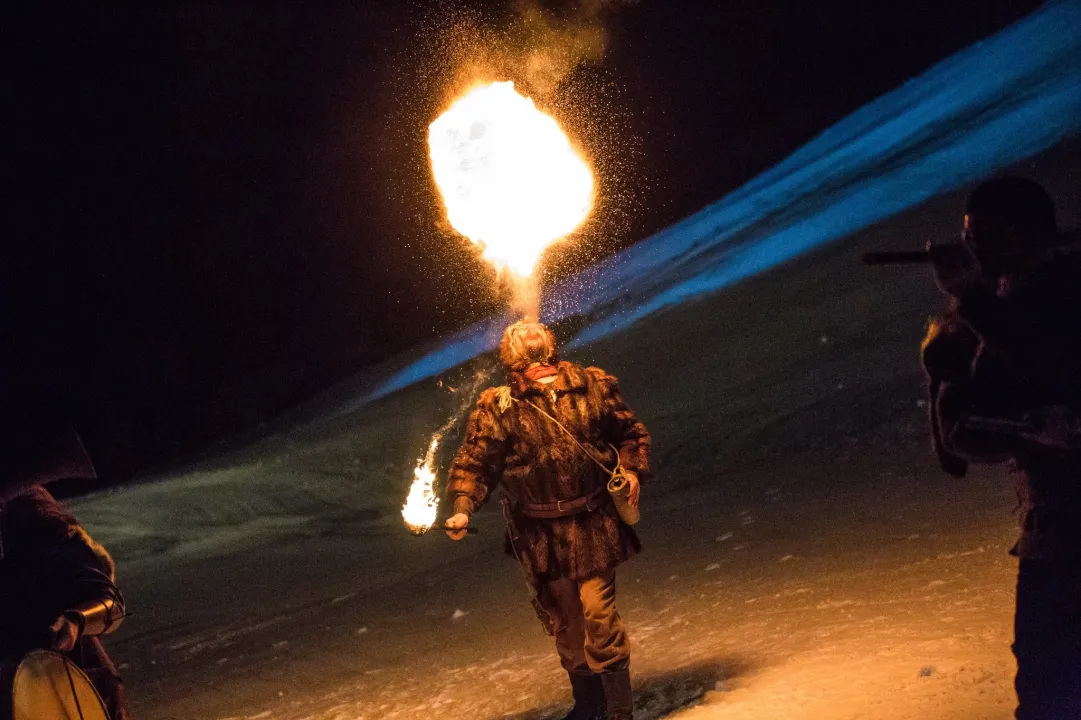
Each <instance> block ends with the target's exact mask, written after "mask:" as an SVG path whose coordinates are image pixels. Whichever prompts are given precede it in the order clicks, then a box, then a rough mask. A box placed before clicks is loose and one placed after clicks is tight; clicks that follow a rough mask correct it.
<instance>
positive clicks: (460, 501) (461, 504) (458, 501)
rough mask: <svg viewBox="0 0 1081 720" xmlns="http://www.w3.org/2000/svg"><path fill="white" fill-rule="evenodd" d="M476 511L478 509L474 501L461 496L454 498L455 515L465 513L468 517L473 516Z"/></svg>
mask: <svg viewBox="0 0 1081 720" xmlns="http://www.w3.org/2000/svg"><path fill="white" fill-rule="evenodd" d="M475 510H476V507H475V506H474V505H473V501H472V500H470V499H469V498H468V497H466V496H465V495H459V496H458V497H456V498H454V514H455V515H457V514H458V513H465V514H466V515H472V514H473V512H474V511H475Z"/></svg>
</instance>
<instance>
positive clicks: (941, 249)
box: [927, 244, 983, 297]
mask: <svg viewBox="0 0 1081 720" xmlns="http://www.w3.org/2000/svg"><path fill="white" fill-rule="evenodd" d="M927 252H928V253H929V254H930V256H931V269H932V272H933V273H934V277H935V284H936V285H938V287H939V289H940V290H942V292H944V293H946V294H947V295H953V296H954V297H960V296H961V295H963V294H964V293H965V292H966V291H968V290H969V289H971V288H973V287H976V286H977V285H979V284H980V283H982V282H983V274H982V272H981V270H980V263H979V262H978V261H977V260H976V258H975V256H974V255H973V254H972V253H971V252H969V251H968V249H967V248H965V246H964V245H960V244H957V245H953V244H948V245H928V246H927Z"/></svg>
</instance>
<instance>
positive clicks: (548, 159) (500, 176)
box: [428, 82, 593, 277]
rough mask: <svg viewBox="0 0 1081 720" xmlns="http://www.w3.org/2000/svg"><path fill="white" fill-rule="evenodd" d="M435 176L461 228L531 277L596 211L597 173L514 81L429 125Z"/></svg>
mask: <svg viewBox="0 0 1081 720" xmlns="http://www.w3.org/2000/svg"><path fill="white" fill-rule="evenodd" d="M428 148H429V152H430V155H431V160H432V173H433V174H434V175H435V182H436V185H438V186H439V191H440V193H441V194H442V195H443V202H444V203H445V204H446V207H447V218H448V219H449V220H450V224H451V225H452V226H453V227H454V229H455V230H457V231H458V232H460V233H461V234H463V235H465V236H466V237H468V238H469V239H470V240H472V241H473V242H474V243H477V244H478V245H480V246H481V247H482V248H483V254H484V258H485V259H486V260H488V261H489V262H491V263H492V264H493V265H495V266H496V268H499V269H503V268H507V269H509V270H510V271H511V272H513V273H514V274H516V275H519V276H522V277H525V276H528V275H530V274H531V273H532V272H533V267H534V266H535V265H536V264H537V260H539V259H540V256H541V254H542V253H543V252H544V250H545V248H547V247H548V246H549V245H551V244H552V243H554V242H555V241H557V240H559V239H561V238H563V237H566V236H567V235H569V234H570V233H571V232H573V231H574V230H575V229H576V228H577V227H578V226H579V225H581V224H582V221H584V220H585V219H586V217H587V216H588V215H589V211H590V210H591V209H592V207H593V173H592V172H591V171H590V169H589V166H588V165H586V163H585V161H584V160H583V159H582V158H581V156H579V155H578V153H577V152H575V150H574V148H573V147H571V144H570V140H568V139H567V136H566V135H565V134H564V133H563V130H562V129H560V127H559V124H558V123H557V122H556V121H555V120H553V119H552V118H551V117H549V116H548V115H545V114H544V113H542V112H541V111H539V110H537V108H536V106H535V105H534V104H533V101H532V100H530V99H529V98H525V97H522V96H521V95H519V94H518V93H517V92H515V90H514V83H512V82H497V83H492V84H491V85H487V86H480V87H477V88H474V89H473V90H471V91H470V92H468V93H466V94H465V95H464V96H462V97H461V98H459V99H458V100H457V101H456V102H455V103H454V104H453V105H451V106H450V109H448V110H447V111H446V112H444V113H443V114H442V115H440V116H439V117H438V118H437V119H436V120H435V122H433V123H432V124H431V126H430V127H429V128H428Z"/></svg>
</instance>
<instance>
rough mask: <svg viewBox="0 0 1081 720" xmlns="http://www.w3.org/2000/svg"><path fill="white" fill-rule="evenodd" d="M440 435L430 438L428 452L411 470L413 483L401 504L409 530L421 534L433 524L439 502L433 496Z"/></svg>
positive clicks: (403, 518) (403, 517) (403, 516)
mask: <svg viewBox="0 0 1081 720" xmlns="http://www.w3.org/2000/svg"><path fill="white" fill-rule="evenodd" d="M441 437H442V435H436V436H435V437H433V438H432V444H431V445H429V446H428V452H427V453H426V454H425V455H424V458H423V459H422V460H420V464H419V465H417V467H416V469H415V470H413V484H412V485H410V486H409V495H408V496H407V497H406V499H405V505H403V506H402V520H404V521H405V526H406V527H407V528H408V529H409V532H411V533H413V534H414V535H423V534H424V533H426V532H428V531H429V530H431V528H432V525H435V515H436V508H437V505H438V504H439V501H438V499H437V498H436V496H435V470H434V469H433V465H434V464H435V451H436V448H438V447H439V440H440V439H441Z"/></svg>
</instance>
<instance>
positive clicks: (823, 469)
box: [74, 141, 1081, 720]
mask: <svg viewBox="0 0 1081 720" xmlns="http://www.w3.org/2000/svg"><path fill="white" fill-rule="evenodd" d="M1079 160H1081V142H1076V141H1074V142H1072V143H1067V144H1064V145H1060V146H1059V147H1057V148H1055V149H1054V150H1052V151H1050V152H1048V153H1045V154H1044V155H1042V156H1041V157H1040V158H1039V159H1038V160H1036V161H1033V162H1030V163H1026V164H1025V165H1024V166H1022V167H1021V168H1020V169H1021V170H1023V171H1026V172H1028V173H1029V174H1032V175H1034V176H1035V177H1038V178H1040V179H1042V180H1044V181H1045V182H1047V183H1048V185H1049V186H1050V187H1051V189H1052V190H1053V192H1054V194H1055V195H1056V198H1058V199H1059V201H1060V203H1061V205H1062V211H1063V212H1062V214H1063V217H1064V220H1065V221H1066V222H1067V223H1073V224H1077V222H1078V220H1079V216H1078V209H1079V208H1078V196H1077V194H1076V192H1077V190H1076V188H1077V168H1078V167H1081V165H1079V163H1078V161H1079ZM961 203H962V200H961V196H960V195H957V194H955V195H949V196H945V197H941V198H938V199H936V200H932V201H930V202H929V203H926V204H925V205H923V206H922V207H920V208H918V209H916V210H914V211H909V212H907V213H905V214H902V215H900V216H898V217H895V218H893V219H891V220H889V221H887V222H885V223H882V224H879V225H876V226H874V227H872V228H870V229H868V230H865V231H863V232H861V233H859V234H858V235H856V236H854V237H851V238H849V239H847V240H845V241H843V242H841V243H839V244H836V245H832V246H829V247H827V248H825V249H823V250H820V251H818V252H816V253H814V254H812V255H809V256H805V257H803V258H801V259H798V260H796V261H795V262H793V263H790V264H788V265H785V266H783V267H780V268H777V269H774V270H772V271H770V272H768V273H766V274H764V275H760V276H758V277H755V278H752V279H750V280H746V281H744V282H742V283H740V284H737V285H735V286H732V287H729V288H727V289H725V290H722V291H720V292H718V293H716V294H713V295H710V296H706V297H704V298H702V299H700V300H697V301H694V302H690V303H686V304H684V305H681V306H679V307H676V308H670V309H668V310H665V311H663V312H660V313H657V314H654V315H651V316H650V317H647V318H645V319H643V320H641V321H640V322H638V323H637V324H635V325H634V326H633V327H632V328H630V329H629V330H627V331H625V332H623V333H620V334H617V335H614V336H612V337H610V338H607V339H605V340H602V341H599V342H597V343H594V344H591V345H588V346H587V347H584V348H579V349H578V350H576V351H575V352H574V353H573V355H574V359H577V360H580V361H582V362H587V363H596V364H599V365H601V366H603V367H606V368H608V369H610V370H611V371H612V372H614V373H616V374H617V375H619V376H620V378H621V382H622V386H623V389H624V391H625V393H626V395H627V397H628V398H629V400H630V402H631V403H632V404H633V405H634V407H635V408H636V410H638V412H639V413H640V415H641V416H642V418H643V419H644V420H645V422H646V423H647V424H648V425H649V427H650V429H651V430H652V431H653V432H654V435H655V458H656V464H657V467H658V471H659V476H658V478H657V480H656V481H655V482H654V483H653V485H652V486H650V487H649V488H647V489H646V491H645V495H644V500H643V502H644V518H643V520H642V523H641V535H642V538H643V541H644V543H645V546H646V550H645V552H644V553H643V554H642V555H641V556H640V557H638V558H635V559H634V560H633V561H631V562H630V563H628V564H627V565H626V566H625V567H624V568H623V569H622V570H621V572H620V574H619V605H620V608H621V612H622V613H623V614H624V615H625V618H626V620H627V622H628V624H629V628H630V632H631V640H632V643H633V648H634V650H633V664H632V672H633V676H634V682H635V684H636V687H637V688H638V701H639V706H640V709H639V713H638V715H637V717H638V718H639V720H641V719H642V718H658V717H668V716H672V717H681V718H688V719H690V718H694V719H695V720H698V719H700V718H710V719H712V718H782V717H783V718H808V719H814V720H819V719H821V720H824V719H826V718H830V719H831V720H832V719H841V718H883V719H892V718H897V719H900V718H913V719H915V718H921V719H924V720H927V719H931V720H933V719H936V718H941V719H945V718H965V719H966V720H968V719H973V718H976V719H981V718H1006V717H1008V716H1009V714H1010V711H1011V708H1012V703H1013V699H1012V688H1011V682H1012V674H1013V663H1012V659H1011V656H1010V653H1009V642H1010V636H1011V630H1010V619H1011V612H1012V607H1011V606H1012V601H1013V575H1014V572H1015V562H1014V561H1013V559H1012V558H1010V557H1009V556H1008V555H1007V553H1006V551H1007V548H1008V547H1009V545H1010V544H1011V542H1012V540H1013V537H1014V534H1015V531H1014V518H1013V517H1012V516H1011V514H1010V510H1011V508H1012V507H1013V495H1012V488H1011V487H1010V485H1009V483H1008V481H1007V480H1006V479H1005V477H1004V474H1003V473H1000V472H999V471H997V470H995V469H990V470H981V471H977V472H975V473H973V474H972V476H970V477H969V478H967V479H965V480H960V481H959V480H954V479H950V478H948V477H946V476H944V475H942V474H941V473H940V472H938V471H937V469H936V466H935V462H934V460H933V458H932V457H931V456H930V453H929V450H928V445H927V442H926V439H925V428H924V423H925V412H926V409H925V408H924V407H922V377H921V374H920V371H919V368H918V366H917V348H918V343H919V340H920V338H921V336H922V333H923V325H924V322H925V320H926V318H927V316H928V315H929V314H930V313H931V312H932V311H933V310H934V309H935V308H937V307H938V305H939V304H940V298H939V296H938V295H937V293H936V291H935V290H934V288H933V286H932V284H931V282H930V280H929V278H928V277H927V274H926V270H925V269H918V268H908V269H884V268H865V267H862V266H861V265H860V264H859V261H858V258H859V255H860V253H861V252H863V251H865V250H867V249H871V248H875V249H881V248H887V247H919V246H920V245H921V244H922V243H923V241H924V240H925V239H926V238H928V237H941V236H943V235H944V234H946V235H948V234H950V233H953V232H955V231H956V229H957V227H958V221H959V216H960V207H961ZM457 402H459V399H458V398H457V397H456V396H453V395H450V394H448V393H447V392H446V391H445V390H442V389H440V388H439V387H437V386H436V385H435V383H434V382H432V383H423V384H421V385H417V386H414V387H412V388H409V389H407V390H404V391H402V392H399V393H397V394H395V395H393V396H391V397H388V398H385V399H383V400H380V401H378V402H376V403H375V404H373V405H371V406H369V407H366V408H363V409H361V410H359V411H357V412H355V413H353V414H350V415H347V416H344V417H339V418H337V419H334V420H328V421H324V422H321V423H315V424H312V425H307V426H304V427H298V428H296V429H294V430H293V431H291V432H289V433H286V434H285V435H283V436H279V437H276V438H271V439H268V440H266V441H264V442H261V443H259V444H257V445H255V446H254V447H252V448H249V449H247V450H245V451H243V452H239V453H234V454H233V455H232V456H230V457H229V458H227V459H224V460H221V461H218V462H217V463H214V464H210V465H207V466H205V467H202V468H199V469H196V470H192V471H190V472H187V473H184V474H180V475H177V476H174V477H168V478H161V479H158V480H156V481H154V482H146V483H142V484H137V485H133V486H129V487H125V488H120V489H118V490H115V491H112V492H110V493H107V494H102V495H97V496H93V497H88V498H83V499H81V500H79V501H77V502H76V503H74V506H75V510H76V513H77V514H78V515H79V516H80V518H81V519H82V520H83V521H84V522H85V523H86V524H87V525H88V526H89V528H90V529H91V531H92V532H93V533H94V534H95V536H96V537H97V538H98V539H99V540H101V541H103V542H104V543H105V544H106V545H108V546H109V547H110V549H111V550H112V551H113V552H114V554H115V555H116V558H117V560H118V562H119V565H120V576H121V581H122V583H123V585H124V588H125V590H126V592H127V595H128V597H129V601H130V606H131V608H132V611H133V612H134V615H133V616H132V617H131V619H130V620H129V621H128V622H127V623H125V625H124V627H123V628H122V630H121V632H120V633H119V634H118V635H117V636H115V637H113V638H111V639H110V641H109V643H108V644H109V646H110V648H111V649H112V651H113V652H114V654H115V657H116V659H117V660H118V661H119V662H120V663H122V668H123V672H124V675H125V677H126V678H127V680H128V682H129V686H130V694H131V699H132V702H133V705H134V709H135V711H136V717H138V718H141V720H180V719H181V718H184V719H185V720H186V719H188V718H192V717H198V718H207V719H222V718H246V719H254V718H275V719H280V720H300V719H301V718H310V719H311V720H359V719H360V718H432V717H447V716H453V717H461V718H477V719H480V720H485V719H487V718H507V717H509V718H521V719H525V718H544V717H559V713H560V712H561V711H565V710H566V707H567V704H568V689H567V688H566V679H565V676H563V675H562V674H561V672H560V669H559V665H558V662H557V660H556V656H555V653H554V650H553V648H552V646H551V641H550V640H549V639H548V638H546V637H545V636H544V635H543V634H542V632H541V630H540V628H539V627H538V626H537V624H536V621H535V619H534V618H533V617H532V611H531V610H530V608H529V606H528V602H527V599H526V596H525V591H524V588H523V587H522V585H521V578H520V576H519V575H518V574H517V571H516V569H515V568H514V566H513V563H512V562H511V561H509V560H508V559H506V558H505V557H503V555H502V554H501V552H500V547H499V546H500V527H499V526H500V522H499V519H498V513H497V512H494V511H493V509H487V510H485V511H484V512H483V513H482V514H481V515H480V516H479V519H478V524H479V526H480V528H481V532H480V534H479V535H477V536H473V537H469V538H467V539H466V540H464V541H462V542H460V543H452V542H450V541H448V540H446V538H445V537H442V536H439V535H438V534H435V533H431V534H429V535H427V536H425V537H422V538H414V537H411V536H409V535H408V534H407V533H406V532H405V530H404V529H403V528H402V526H401V524H400V520H399V518H398V508H399V507H400V504H401V502H402V499H403V498H404V495H405V491H406V487H407V485H408V482H409V480H410V478H411V475H412V468H413V464H414V463H415V461H416V458H417V457H418V456H419V455H420V454H421V453H422V451H423V449H424V448H425V446H426V443H427V439H428V436H429V434H430V432H431V431H432V430H434V429H435V428H436V427H437V426H438V425H440V424H441V423H442V421H443V420H444V419H445V416H446V414H447V413H448V412H449V410H450V408H452V407H453V406H454V405H455V404H456V403H457Z"/></svg>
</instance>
